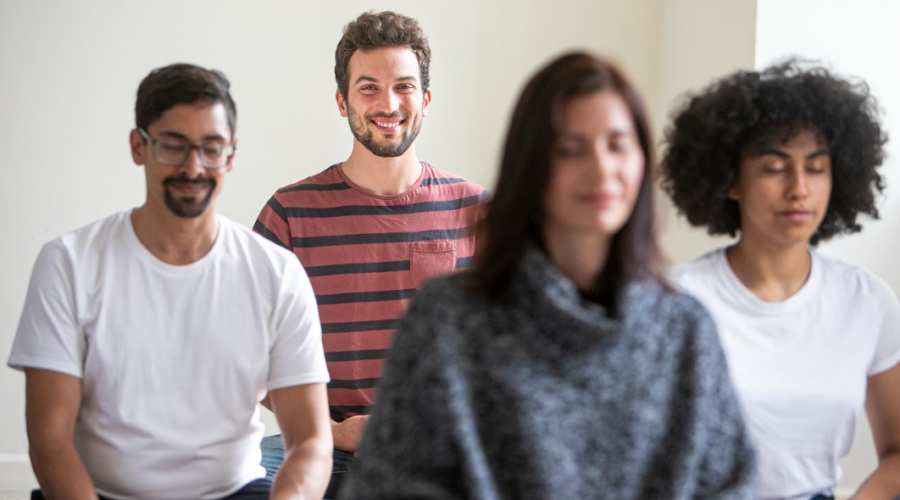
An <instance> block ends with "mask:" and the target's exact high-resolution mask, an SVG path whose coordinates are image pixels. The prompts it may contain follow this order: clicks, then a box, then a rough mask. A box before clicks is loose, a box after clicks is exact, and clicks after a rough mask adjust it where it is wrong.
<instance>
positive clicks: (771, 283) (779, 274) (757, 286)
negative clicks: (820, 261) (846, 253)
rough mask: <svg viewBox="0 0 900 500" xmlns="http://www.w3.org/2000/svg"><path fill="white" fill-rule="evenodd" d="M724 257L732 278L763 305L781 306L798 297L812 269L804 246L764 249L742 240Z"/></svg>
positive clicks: (761, 245)
mask: <svg viewBox="0 0 900 500" xmlns="http://www.w3.org/2000/svg"><path fill="white" fill-rule="evenodd" d="M725 255H726V257H727V259H728V265H729V266H730V267H731V269H732V271H734V274H735V276H737V278H738V279H739V280H740V281H741V283H743V284H744V286H746V287H747V289H748V290H750V291H751V292H753V294H754V295H756V296H757V297H759V299H760V300H763V301H765V302H780V301H783V300H786V299H788V298H789V297H791V296H792V295H794V294H795V293H797V291H799V290H800V289H801V288H802V287H803V285H804V283H806V280H807V279H808V278H809V273H810V270H811V269H812V256H811V255H810V253H809V249H808V248H807V246H806V245H805V244H804V245H792V246H778V245H771V244H768V245H767V244H765V243H759V242H755V241H752V240H750V239H748V238H745V237H742V238H741V239H740V240H739V241H738V242H737V244H736V245H734V246H732V247H730V248H729V249H728V250H727V251H726V254H725Z"/></svg>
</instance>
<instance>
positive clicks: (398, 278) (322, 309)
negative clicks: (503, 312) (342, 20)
mask: <svg viewBox="0 0 900 500" xmlns="http://www.w3.org/2000/svg"><path fill="white" fill-rule="evenodd" d="M430 58H431V50H430V48H429V46H428V40H427V38H426V37H425V34H424V33H423V32H422V29H421V28H420V27H419V24H418V22H417V21H416V20H415V19H411V18H409V17H406V16H402V15H399V14H396V13H393V12H381V13H372V12H368V13H365V14H362V15H361V16H359V17H358V18H357V19H356V20H355V21H353V22H351V23H350V24H348V25H347V26H346V27H345V28H344V35H343V37H342V38H341V41H340V42H339V43H338V46H337V51H336V53H335V69H334V72H335V80H336V81H337V87H338V89H337V92H336V93H335V98H336V100H337V106H338V110H339V111H340V113H341V116H344V117H346V118H347V121H348V122H349V124H350V130H351V132H352V133H353V137H354V141H353V149H352V151H351V154H350V157H349V158H347V160H346V161H344V162H342V163H339V164H336V165H333V166H331V167H329V168H328V169H326V170H325V171H323V172H321V173H319V174H316V175H313V176H312V177H309V178H306V179H304V180H301V181H300V182H297V183H295V184H291V185H289V186H286V187H283V188H281V189H279V190H278V191H277V192H276V193H275V194H274V196H272V198H271V199H270V200H269V202H268V203H267V204H266V206H265V207H263V209H262V212H261V213H260V214H259V219H258V220H257V222H256V225H255V226H254V228H253V229H254V230H255V231H257V232H259V233H260V234H262V235H263V236H265V237H267V238H269V239H270V240H272V241H274V242H275V243H277V244H279V245H282V246H283V247H285V248H287V249H289V250H291V251H293V252H294V253H295V254H296V255H297V257H298V258H299V259H300V261H301V262H302V263H303V265H304V267H305V268H306V271H307V273H309V276H310V279H311V281H312V285H313V289H314V290H315V292H316V300H317V302H318V305H319V315H320V318H321V320H322V331H323V343H324V346H325V357H326V360H327V361H328V369H329V372H330V374H331V378H332V381H331V383H330V384H329V386H328V402H329V406H330V407H331V418H332V420H333V422H332V431H333V433H334V446H335V452H334V469H333V473H332V480H331V483H330V484H329V487H328V491H327V492H326V497H327V498H334V496H335V495H336V493H337V490H338V488H339V486H340V481H341V480H342V478H343V476H344V475H345V473H346V471H347V469H348V467H349V462H350V460H351V459H352V457H353V453H354V452H355V451H356V447H357V445H358V443H359V439H360V436H361V435H362V433H363V430H364V429H365V423H366V419H367V418H368V417H367V414H368V413H369V407H370V406H371V405H372V403H373V399H374V396H375V394H374V387H375V385H376V382H377V380H378V377H379V376H380V372H381V366H382V364H383V360H384V358H385V355H386V352H387V349H388V347H389V345H390V341H391V335H392V334H393V331H394V328H395V323H396V321H397V319H398V318H399V317H400V316H401V315H402V313H403V311H404V310H405V308H406V306H407V305H408V304H409V302H410V300H411V299H412V298H413V297H414V296H415V294H416V290H417V289H418V287H419V286H420V285H421V284H422V282H423V281H424V280H425V278H428V277H431V276H434V275H436V274H442V273H449V272H452V271H454V270H456V269H460V268H464V267H467V266H468V264H469V261H470V260H471V257H472V254H473V252H474V249H475V239H474V235H473V234H472V232H471V231H470V230H469V226H471V225H472V223H473V222H474V220H475V218H476V215H477V211H478V209H479V204H480V202H481V200H482V196H483V194H484V188H482V187H481V186H478V185H475V184H472V183H470V182H467V181H465V180H464V179H460V178H459V177H457V176H454V175H451V174H448V173H446V172H442V171H440V170H438V169H436V168H434V167H432V166H431V165H429V164H427V163H423V162H420V161H419V159H418V158H417V156H416V150H415V143H414V141H415V139H416V136H417V135H418V133H419V129H420V128H421V126H422V120H423V119H424V118H425V116H426V115H427V113H428V105H429V103H430V102H431V90H430V89H429V87H428V66H429V62H430ZM280 447H281V442H280V439H279V437H278V436H273V437H269V438H266V439H264V440H263V460H264V462H263V464H264V465H265V466H266V468H267V469H268V471H269V473H270V474H272V473H273V472H274V471H275V470H277V468H278V464H279V462H280V460H281V456H282V455H281V453H282V451H281V449H280Z"/></svg>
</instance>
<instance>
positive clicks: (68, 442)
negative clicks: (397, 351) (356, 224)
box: [9, 64, 332, 499]
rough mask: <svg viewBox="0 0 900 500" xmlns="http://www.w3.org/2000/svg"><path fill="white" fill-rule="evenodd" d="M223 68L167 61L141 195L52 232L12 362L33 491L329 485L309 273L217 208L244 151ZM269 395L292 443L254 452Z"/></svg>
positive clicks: (302, 493)
mask: <svg viewBox="0 0 900 500" xmlns="http://www.w3.org/2000/svg"><path fill="white" fill-rule="evenodd" d="M228 88H229V83H228V80H227V79H226V78H225V76H224V75H223V74H221V73H220V72H218V71H210V70H206V69H203V68H200V67H197V66H193V65H188V64H176V65H172V66H167V67H165V68H160V69H157V70H155V71H153V72H152V73H150V75H149V76H147V77H146V78H145V79H144V80H143V81H142V82H141V85H140V87H139V89H138V94H137V105H136V107H135V115H136V122H137V126H136V128H135V129H134V130H132V132H131V140H130V142H131V154H132V158H133V159H134V162H135V163H136V164H137V165H143V166H144V173H145V177H146V180H147V197H146V201H145V203H144V204H143V205H142V206H140V207H138V208H135V209H133V210H132V209H129V210H124V211H122V212H119V213H117V214H114V215H112V216H110V217H107V218H106V219H103V220H101V221H98V222H95V223H93V224H90V225H88V226H85V227H83V228H81V229H78V230H75V231H73V232H70V233H67V234H64V235H63V236H61V237H59V238H57V239H56V240H54V241H52V242H50V243H48V244H47V245H45V246H44V248H43V249H42V251H41V253H40V255H39V256H38V260H37V263H36V264H35V268H34V273H33V275H32V278H31V284H30V286H29V289H28V294H27V298H26V302H25V308H24V311H23V313H22V319H21V321H20V323H19V328H18V331H17V332H16V338H15V341H14V344H13V349H12V354H11V355H10V358H9V365H10V366H12V367H14V368H18V369H23V370H24V371H25V381H26V421H27V428H28V436H29V442H30V453H31V461H32V466H33V468H34V472H35V475H36V476H37V479H38V482H39V483H40V485H41V488H42V491H36V492H35V493H34V494H33V496H32V498H43V494H46V496H47V497H48V498H98V495H99V497H100V498H101V499H102V498H105V497H111V498H178V499H183V498H228V499H265V498H269V495H270V489H271V498H309V499H312V498H321V495H322V492H323V491H324V489H325V485H326V483H327V480H328V477H329V470H330V460H331V456H330V454H331V450H332V440H331V428H330V425H329V419H328V410H327V395H326V388H325V383H327V382H328V373H327V370H326V366H325V359H324V355H323V352H322V344H321V329H320V324H319V319H318V313H317V309H316V307H315V302H314V300H315V297H314V295H313V291H312V288H311V286H310V284H309V279H308V278H307V276H306V274H305V273H304V271H303V268H302V266H300V264H299V263H298V262H297V260H296V259H295V258H294V256H293V255H291V254H290V253H289V252H286V251H284V249H282V248H279V247H278V246H277V245H273V244H272V243H271V242H269V241H266V240H265V239H264V238H261V237H259V235H256V234H254V233H252V232H251V231H249V230H248V229H246V228H243V227H241V226H239V225H237V224H236V223H234V222H232V221H230V220H228V219H226V218H225V217H222V216H220V215H217V214H216V213H215V204H216V199H217V197H218V194H219V192H220V191H221V189H222V184H223V182H224V181H225V176H226V174H227V173H228V172H229V171H230V170H231V169H232V166H233V162H234V153H235V144H236V143H237V139H236V138H235V137H234V131H235V118H236V111H235V106H234V101H233V100H232V98H231V95H230V94H229V90H228ZM264 397H268V401H269V403H270V405H271V408H272V409H273V411H274V412H275V415H276V417H277V418H278V421H279V425H280V426H281V429H282V432H283V433H284V436H285V439H284V441H285V443H286V445H287V448H288V459H287V460H285V463H284V466H283V467H282V468H281V471H280V472H279V474H278V475H277V476H276V477H275V480H274V483H272V482H271V481H270V480H269V479H267V478H266V477H265V470H264V469H263V468H262V467H260V465H259V462H260V452H259V443H260V439H261V437H262V434H263V425H262V424H261V423H260V422H259V412H258V406H257V402H258V401H259V400H260V399H262V398H264Z"/></svg>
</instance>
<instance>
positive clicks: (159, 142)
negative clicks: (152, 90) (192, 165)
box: [138, 128, 237, 168]
mask: <svg viewBox="0 0 900 500" xmlns="http://www.w3.org/2000/svg"><path fill="white" fill-rule="evenodd" d="M138 133H139V134H141V137H143V138H144V140H145V141H147V142H149V143H150V146H151V147H152V148H153V157H154V158H156V161H158V162H160V163H165V164H166V165H173V166H176V167H178V166H181V165H183V164H184V162H185V161H187V159H188V156H190V155H191V151H192V150H194V149H196V150H197V154H198V156H200V164H201V165H203V166H204V167H206V168H222V167H224V166H225V165H227V164H228V160H230V159H231V156H232V155H234V151H235V150H236V149H237V147H236V146H235V145H234V144H222V143H220V142H206V143H203V144H191V143H190V142H188V141H185V140H182V139H176V138H174V137H166V138H163V139H153V138H152V137H150V135H149V134H147V132H146V131H145V130H144V129H142V128H139V129H138Z"/></svg>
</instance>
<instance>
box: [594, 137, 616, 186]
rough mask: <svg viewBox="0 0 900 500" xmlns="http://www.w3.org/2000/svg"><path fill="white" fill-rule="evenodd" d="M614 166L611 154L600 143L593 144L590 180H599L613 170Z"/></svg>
mask: <svg viewBox="0 0 900 500" xmlns="http://www.w3.org/2000/svg"><path fill="white" fill-rule="evenodd" d="M614 168H615V167H614V165H613V159H612V155H611V154H610V153H609V151H608V150H607V148H606V147H605V146H600V145H597V146H595V147H594V148H593V151H592V152H591V161H590V168H589V170H590V172H589V175H590V177H589V178H590V180H591V181H592V182H601V181H603V180H604V179H605V178H607V177H608V176H609V175H610V174H611V173H612V172H613V169H614Z"/></svg>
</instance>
